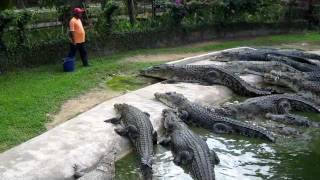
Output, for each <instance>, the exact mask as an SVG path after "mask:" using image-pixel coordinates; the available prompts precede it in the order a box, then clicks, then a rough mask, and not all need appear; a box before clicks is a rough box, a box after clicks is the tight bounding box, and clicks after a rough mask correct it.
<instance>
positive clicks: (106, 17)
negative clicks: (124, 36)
mask: <svg viewBox="0 0 320 180" xmlns="http://www.w3.org/2000/svg"><path fill="white" fill-rule="evenodd" d="M117 9H119V5H118V4H117V3H116V2H115V1H108V2H107V3H106V4H105V6H104V7H103V11H102V13H101V15H100V16H99V17H98V23H97V25H96V27H95V28H96V30H97V31H98V32H99V33H100V34H105V33H107V34H108V33H110V32H111V30H112V25H113V23H114V22H113V18H112V16H113V14H114V13H115V11H116V10H117Z"/></svg>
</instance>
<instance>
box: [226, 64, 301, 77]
mask: <svg viewBox="0 0 320 180" xmlns="http://www.w3.org/2000/svg"><path fill="white" fill-rule="evenodd" d="M221 67H223V68H224V69H227V70H229V71H231V72H233V73H239V74H247V73H248V72H249V71H248V70H250V71H255V72H259V73H268V72H270V71H272V70H275V71H281V72H290V73H301V71H299V70H297V69H295V68H293V67H291V66H289V65H287V64H285V63H282V62H279V61H230V62H226V63H225V64H222V65H221Z"/></svg>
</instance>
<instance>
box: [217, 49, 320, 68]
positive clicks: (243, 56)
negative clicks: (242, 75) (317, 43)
mask: <svg viewBox="0 0 320 180" xmlns="http://www.w3.org/2000/svg"><path fill="white" fill-rule="evenodd" d="M268 55H276V56H282V57H287V58H290V59H292V60H294V61H298V62H301V63H307V64H314V63H313V62H312V61H310V59H312V60H320V56H319V55H317V54H314V53H307V52H304V51H301V50H295V49H276V48H246V49H239V50H233V51H223V52H221V53H220V54H219V55H215V56H213V57H212V60H218V61H238V60H243V61H268V60H270V59H268V57H267V56H268Z"/></svg>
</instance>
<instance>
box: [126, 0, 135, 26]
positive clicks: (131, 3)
mask: <svg viewBox="0 0 320 180" xmlns="http://www.w3.org/2000/svg"><path fill="white" fill-rule="evenodd" d="M127 3H128V14H129V19H130V24H131V25H134V23H135V15H134V1H133V0H127Z"/></svg>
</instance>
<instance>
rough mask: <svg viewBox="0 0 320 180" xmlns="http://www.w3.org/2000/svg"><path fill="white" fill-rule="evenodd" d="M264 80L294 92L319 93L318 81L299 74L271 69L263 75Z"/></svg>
mask: <svg viewBox="0 0 320 180" xmlns="http://www.w3.org/2000/svg"><path fill="white" fill-rule="evenodd" d="M264 81H265V82H267V83H270V84H274V85H278V86H284V87H288V88H290V89H291V90H293V91H295V92H300V91H304V92H311V93H314V94H316V95H320V81H309V80H306V79H304V77H301V76H291V75H290V74H286V73H282V72H276V71H271V72H270V73H266V74H265V75H264Z"/></svg>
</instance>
